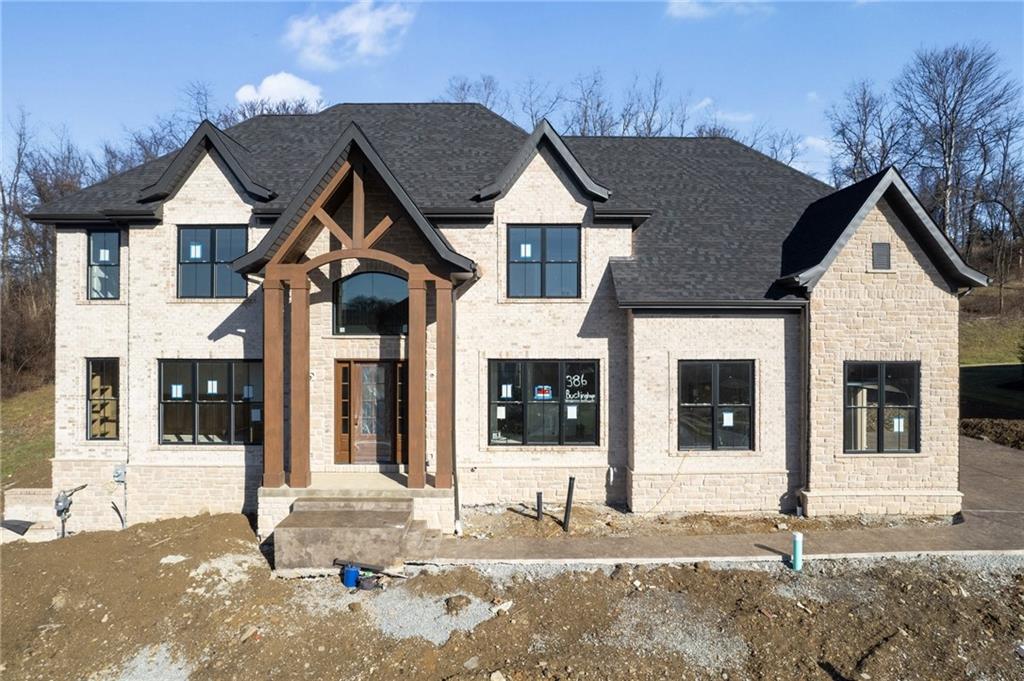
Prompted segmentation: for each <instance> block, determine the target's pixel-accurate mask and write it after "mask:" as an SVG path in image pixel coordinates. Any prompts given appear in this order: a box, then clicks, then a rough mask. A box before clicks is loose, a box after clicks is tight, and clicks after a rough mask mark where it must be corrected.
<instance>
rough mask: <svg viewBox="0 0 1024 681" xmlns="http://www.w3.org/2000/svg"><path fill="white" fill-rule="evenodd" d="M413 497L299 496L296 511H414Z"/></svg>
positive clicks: (294, 509)
mask: <svg viewBox="0 0 1024 681" xmlns="http://www.w3.org/2000/svg"><path fill="white" fill-rule="evenodd" d="M412 504H413V502H412V499H411V498H407V497H406V498H402V497H394V498H389V497H299V498H298V499H296V500H295V503H294V504H292V512H295V511H396V512H409V513H411V512H412Z"/></svg>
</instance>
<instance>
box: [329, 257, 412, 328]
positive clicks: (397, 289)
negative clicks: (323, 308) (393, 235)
mask: <svg viewBox="0 0 1024 681" xmlns="http://www.w3.org/2000/svg"><path fill="white" fill-rule="evenodd" d="M408 325H409V284H408V282H406V280H405V279H402V278H401V277H396V276H395V275H393V274H385V273H383V272H360V273H358V274H353V275H350V276H348V277H345V278H344V279H339V280H338V281H336V282H334V333H336V334H369V335H380V336H397V335H398V334H403V333H407V332H408Z"/></svg>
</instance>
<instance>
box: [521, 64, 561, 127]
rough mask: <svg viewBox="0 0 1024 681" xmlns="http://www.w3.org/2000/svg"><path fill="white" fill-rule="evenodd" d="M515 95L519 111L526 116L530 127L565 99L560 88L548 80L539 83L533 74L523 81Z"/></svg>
mask: <svg viewBox="0 0 1024 681" xmlns="http://www.w3.org/2000/svg"><path fill="white" fill-rule="evenodd" d="M517 95H518V104H519V111H520V112H521V113H522V114H523V116H525V117H526V124H527V125H528V126H529V127H530V128H534V127H536V126H537V124H538V123H540V122H541V121H542V120H543V119H545V118H549V117H550V116H551V115H552V114H554V112H555V111H556V110H557V109H558V107H559V106H561V104H562V102H563V101H564V99H565V97H564V96H563V95H562V91H561V90H560V89H558V88H556V87H554V86H552V85H551V83H549V82H543V83H541V82H540V81H538V80H537V79H535V78H534V77H533V76H530V77H529V78H527V79H526V80H525V81H523V83H522V84H521V85H520V86H519V89H518V93H517Z"/></svg>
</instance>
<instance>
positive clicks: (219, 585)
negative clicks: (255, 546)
mask: <svg viewBox="0 0 1024 681" xmlns="http://www.w3.org/2000/svg"><path fill="white" fill-rule="evenodd" d="M263 566H265V563H264V562H263V558H262V557H261V556H260V555H259V554H255V555H254V554H252V553H228V554H225V555H223V556H217V557H216V558H212V559H210V560H207V561H204V562H203V563H200V565H199V567H197V568H195V569H194V570H192V572H190V573H189V575H188V576H189V577H191V578H192V579H193V580H194V582H195V585H194V586H190V587H189V588H188V589H186V591H187V592H188V593H191V594H197V595H200V596H227V595H228V594H229V593H230V592H231V588H232V587H233V586H234V585H236V584H241V583H243V582H247V581H249V570H251V569H253V568H256V567H263Z"/></svg>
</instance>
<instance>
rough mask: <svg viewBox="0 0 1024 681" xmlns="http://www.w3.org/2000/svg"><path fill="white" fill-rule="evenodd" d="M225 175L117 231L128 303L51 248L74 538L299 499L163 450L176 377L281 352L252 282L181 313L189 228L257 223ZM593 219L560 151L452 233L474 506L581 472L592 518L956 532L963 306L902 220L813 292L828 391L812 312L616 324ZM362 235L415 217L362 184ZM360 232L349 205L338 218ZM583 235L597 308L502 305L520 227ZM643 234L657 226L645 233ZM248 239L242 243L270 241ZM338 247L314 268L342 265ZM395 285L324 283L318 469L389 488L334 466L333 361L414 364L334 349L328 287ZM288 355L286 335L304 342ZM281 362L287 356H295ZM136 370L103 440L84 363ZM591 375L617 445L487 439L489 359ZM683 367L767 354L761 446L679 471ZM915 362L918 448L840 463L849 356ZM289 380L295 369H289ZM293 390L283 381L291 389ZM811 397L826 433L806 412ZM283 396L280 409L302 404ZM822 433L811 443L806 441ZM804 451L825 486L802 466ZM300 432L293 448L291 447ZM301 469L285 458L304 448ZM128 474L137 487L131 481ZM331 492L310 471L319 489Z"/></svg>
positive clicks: (315, 320)
mask: <svg viewBox="0 0 1024 681" xmlns="http://www.w3.org/2000/svg"><path fill="white" fill-rule="evenodd" d="M229 178H230V173H226V172H225V169H224V168H223V167H221V166H220V165H219V163H218V162H217V161H216V160H215V159H214V158H212V157H210V156H205V157H203V158H202V159H201V161H200V162H199V163H198V165H197V166H196V168H195V169H194V170H193V171H192V172H191V174H190V175H189V177H188V178H187V180H186V181H185V182H184V184H183V186H182V187H181V188H180V189H179V190H178V191H177V192H176V193H175V194H174V195H173V196H171V197H170V198H169V199H167V200H166V201H165V202H164V204H163V206H162V217H161V222H160V223H159V224H157V225H155V226H151V225H146V226H141V225H140V226H134V227H132V228H131V230H130V235H129V230H125V231H124V232H123V233H122V251H121V298H120V299H119V300H116V301H90V300H87V299H86V272H87V233H86V231H85V230H70V229H62V230H60V231H59V232H58V238H57V249H58V255H59V258H60V262H61V266H60V267H59V269H58V273H57V329H56V334H57V335H56V338H57V340H56V342H57V367H56V369H57V371H56V375H57V379H56V426H55V430H56V453H55V460H54V465H53V478H54V487H55V489H59V488H67V487H73V486H76V485H79V484H83V483H87V484H88V485H89V486H88V488H87V489H86V490H84V491H82V492H81V493H79V494H78V495H76V496H75V501H74V506H73V512H72V513H73V515H72V520H71V526H70V528H71V529H72V530H83V529H112V528H116V527H119V526H120V520H119V519H118V515H117V513H116V512H115V511H114V510H113V509H112V507H111V502H113V503H114V504H116V506H117V508H118V510H119V511H120V512H121V513H122V514H125V515H126V517H127V519H128V522H129V523H135V522H142V521H148V520H153V519H157V518H164V517H171V516H177V515H188V514H195V513H204V512H239V511H246V512H257V511H258V524H259V527H260V528H261V529H260V531H261V533H262V534H264V535H265V534H268V533H269V530H270V529H272V528H273V527H274V526H275V525H276V524H277V523H278V522H279V521H280V520H281V519H282V518H283V517H284V516H285V515H286V514H287V513H288V510H289V508H290V505H291V502H292V501H293V499H294V498H293V497H289V496H288V495H281V494H276V493H267V491H266V490H260V489H259V484H260V478H261V474H262V448H261V447H243V446H215V447H214V446H206V447H203V446H168V445H161V444H160V443H159V435H158V427H159V426H158V424H159V403H158V399H157V395H158V361H159V360H161V359H172V358H182V359H212V358H220V359H243V358H252V359H258V358H261V357H262V355H263V341H262V326H263V325H262V294H261V293H260V289H259V280H258V278H252V280H251V281H250V284H249V296H248V298H247V299H246V300H245V301H239V300H211V299H204V300H182V299H179V298H177V295H176V283H177V274H176V267H177V260H176V257H177V236H178V227H179V226H181V225H215V224H231V225H242V224H249V222H250V218H251V206H250V205H249V204H248V203H246V201H244V200H242V198H240V197H241V196H242V195H243V194H240V192H239V188H238V187H237V186H235V183H234V182H233V180H231V179H229ZM592 210H593V209H592V206H591V204H590V202H589V201H587V200H586V199H585V198H584V196H583V195H582V194H581V193H580V192H579V191H578V190H577V188H576V187H575V185H574V183H573V181H572V180H570V179H569V177H568V176H567V175H566V174H565V173H564V172H563V169H562V168H561V166H560V165H559V163H558V162H557V161H556V160H554V159H553V158H552V157H551V155H550V154H548V153H547V151H541V152H539V153H537V154H536V155H535V156H534V157H533V158H532V160H530V162H529V163H528V164H527V165H526V167H525V168H524V170H523V171H522V173H521V175H520V176H519V177H518V179H517V180H516V181H515V183H514V185H513V186H512V187H511V188H510V190H509V191H508V192H506V193H505V194H504V195H502V196H501V197H500V198H499V199H498V200H497V201H496V202H495V206H494V218H493V221H491V222H489V223H487V224H484V225H479V224H475V225H464V226H447V227H442V231H443V234H444V236H445V237H446V238H447V239H448V241H449V242H450V243H451V244H452V246H453V248H454V250H455V251H456V252H458V253H460V254H462V255H465V256H466V257H468V258H470V259H472V260H473V261H474V262H475V263H477V267H478V275H479V277H478V279H476V280H475V281H472V282H468V283H466V284H463V285H462V286H460V288H459V289H458V291H457V303H456V329H455V344H456V358H455V381H454V384H455V393H456V394H455V424H456V427H455V431H456V432H455V459H456V470H457V478H458V484H459V498H460V500H461V503H463V504H468V505H472V504H483V503H504V502H520V501H521V502H531V501H532V500H533V498H534V495H535V493H536V492H537V491H543V492H544V494H545V497H546V498H547V499H550V500H553V501H557V500H562V499H564V495H565V490H566V485H567V482H568V478H569V476H571V475H572V476H575V477H576V479H577V487H576V492H575V495H576V496H575V498H576V499H577V500H579V501H597V502H614V503H619V502H626V503H628V504H629V505H630V506H631V507H632V509H633V510H634V511H637V512H642V513H659V512H667V511H686V512H729V513H739V512H771V511H777V510H779V509H790V508H792V507H793V506H794V505H795V503H796V501H797V493H798V490H799V489H800V488H801V487H802V486H804V485H805V484H809V489H807V490H805V491H804V492H803V503H804V504H805V505H806V507H807V510H808V512H810V513H812V514H829V513H860V512H881V513H943V514H945V513H952V512H955V511H956V510H958V509H959V503H960V496H959V493H958V492H957V490H956V487H957V465H958V461H957V456H958V452H957V434H956V420H957V408H958V407H957V390H958V386H957V378H958V375H957V302H956V296H955V291H953V290H951V288H950V286H949V285H948V284H947V283H946V282H945V281H943V279H942V277H941V276H940V275H939V274H938V273H937V271H936V269H935V268H934V266H933V265H932V264H931V262H930V261H929V260H928V259H927V258H926V257H925V255H924V253H923V251H922V250H921V248H920V247H919V246H918V245H917V243H916V242H914V241H913V239H911V238H910V236H909V233H908V232H907V230H906V228H904V227H903V226H902V225H901V224H899V221H898V220H897V219H896V217H895V216H894V215H893V213H892V212H891V211H890V210H889V209H888V207H887V206H885V205H884V204H883V205H882V206H880V208H879V209H877V210H874V211H872V212H871V213H870V215H869V216H868V217H867V219H866V220H865V221H864V223H863V224H862V225H861V227H860V229H859V230H858V231H857V233H856V235H855V236H854V237H853V238H852V239H851V240H850V241H849V243H848V244H847V245H846V247H845V248H844V249H843V250H842V252H841V253H840V254H839V256H838V258H837V259H836V260H835V262H834V263H833V264H832V266H831V268H830V269H829V270H828V272H827V273H826V274H825V275H824V276H823V277H822V279H821V281H820V282H819V283H818V285H817V287H816V288H815V289H814V291H813V293H812V295H811V298H810V302H809V313H808V314H809V320H810V343H809V344H810V353H811V355H810V371H809V374H810V378H809V386H808V385H807V380H808V379H807V377H805V376H804V373H805V371H806V365H805V361H804V349H803V348H804V345H805V340H806V339H805V338H804V337H803V333H804V331H803V324H804V317H803V316H802V314H801V312H800V311H799V310H781V309H780V310H770V311H746V312H742V313H741V312H724V311H723V312H720V313H709V312H704V313H699V314H698V313H692V314H688V313H682V312H677V313H667V312H661V313H657V314H655V313H645V312H637V313H635V314H632V315H631V314H630V313H627V312H626V311H625V310H622V309H620V308H619V307H618V304H617V301H616V297H615V292H614V286H613V283H612V280H611V276H610V272H609V269H608V263H609V259H610V258H612V257H618V256H628V255H630V254H631V250H632V240H633V230H632V228H631V227H630V226H628V225H609V224H595V222H594V220H593V214H592ZM367 212H368V217H367V225H368V227H372V226H373V225H374V224H375V223H376V220H377V219H379V217H381V216H383V215H384V214H389V215H394V216H399V215H400V213H398V212H397V211H396V209H395V204H394V201H393V199H392V198H391V197H390V196H388V195H387V194H386V192H385V191H384V190H383V188H382V187H381V186H379V184H378V185H375V184H374V183H373V182H372V181H368V182H367ZM335 214H336V217H337V220H338V222H339V224H341V225H342V227H343V228H344V229H348V223H347V222H346V220H347V218H346V215H349V216H350V215H351V207H350V205H349V204H348V203H347V202H346V203H344V204H343V205H341V206H340V207H338V208H337V209H336V211H335ZM517 224H579V225H582V230H581V232H582V236H581V276H580V279H581V297H580V298H579V299H572V300H550V299H549V300H522V299H520V300H515V299H509V298H508V297H507V296H506V285H507V282H506V279H505V277H506V265H505V263H506V258H507V254H506V247H507V238H508V227H509V226H510V225H517ZM641 229H642V227H641ZM263 234H264V232H263V230H260V229H255V228H251V229H250V230H249V241H248V245H249V247H250V248H252V247H254V246H255V245H256V244H257V243H258V242H259V240H260V238H261V237H262V236H263ZM872 241H889V242H891V243H892V260H893V271H892V272H887V273H875V272H870V271H869V264H870V249H871V242H872ZM336 247H337V245H336V244H332V243H331V238H330V237H329V236H328V234H327V232H323V233H321V234H320V235H319V236H318V237H317V238H316V239H315V240H314V241H313V243H312V244H311V245H310V246H309V248H308V251H307V253H308V255H309V256H310V257H313V256H314V255H316V254H318V253H323V252H326V251H328V250H331V249H333V248H336ZM376 247H377V248H380V249H381V250H388V251H390V252H394V253H397V254H399V255H401V256H402V257H404V258H406V259H407V260H410V261H411V262H419V263H422V262H428V261H429V259H430V258H432V257H433V255H432V253H431V251H430V247H429V244H427V242H426V240H425V239H424V238H423V237H422V235H420V234H419V233H417V232H416V231H415V229H414V227H413V226H412V225H411V223H409V222H408V221H407V220H406V219H405V218H401V217H400V218H399V219H398V220H397V222H396V225H395V226H394V227H393V228H392V230H391V232H389V233H388V235H387V236H386V237H385V238H383V239H382V240H381V242H380V243H379V244H378V245H377V246H376ZM357 270H358V271H366V270H382V271H390V270H389V266H386V265H382V264H379V263H375V262H366V261H345V262H343V263H335V264H332V265H329V266H325V267H323V268H321V269H320V270H317V271H315V272H314V273H313V275H312V276H311V281H312V285H311V290H310V299H311V305H310V366H309V369H310V453H311V454H310V456H311V462H310V463H311V470H312V471H313V472H314V474H316V473H326V472H335V473H336V472H344V471H360V472H362V471H366V470H376V469H377V467H376V466H344V465H337V464H335V462H334V428H335V412H334V366H335V363H336V361H337V360H339V359H398V358H403V357H405V353H406V348H405V339H404V338H401V337H393V338H387V337H385V338H381V337H375V336H362V337H360V336H336V335H334V332H333V283H334V281H335V280H337V279H338V278H340V277H343V276H346V275H348V274H350V273H352V272H355V271H357ZM427 322H428V327H427V381H426V383H427V394H428V399H427V403H426V409H427V421H426V423H427V462H428V470H433V467H434V460H435V458H436V456H435V455H436V451H435V444H434V443H435V435H436V433H435V423H436V422H435V405H436V401H435V399H434V391H435V385H436V383H435V382H436V352H435V338H436V325H435V320H434V306H433V293H432V292H431V293H430V294H429V295H428V309H427ZM285 337H286V338H287V337H288V333H287V329H286V334H285ZM287 356H288V355H287V350H286V354H285V357H286V358H287ZM91 357H97V358H98V357H118V358H119V359H120V411H119V414H120V437H119V439H118V440H116V441H111V442H95V441H89V440H88V439H87V425H88V424H87V413H86V394H85V388H86V385H85V384H86V364H85V362H86V358H91ZM492 359H560V360H569V359H580V360H596V361H597V362H598V363H599V383H600V386H599V395H600V410H599V424H600V425H599V444H597V445H595V446H562V447H536V446H528V447H522V446H495V445H490V444H489V443H488V430H489V424H488V411H489V410H488V407H487V404H488V398H489V396H488V361H489V360H492ZM683 359H749V360H753V361H754V366H755V384H754V385H755V407H754V414H755V416H754V421H755V425H754V428H755V445H754V448H753V449H752V450H751V451H739V452H737V451H730V452H710V451H701V452H693V451H689V452H681V451H679V450H678V447H677V441H676V438H677V435H676V433H677V427H678V426H677V424H678V405H677V395H678V393H677V390H678V376H677V365H678V362H679V360H683ZM850 359H856V360H897V359H909V360H915V361H920V362H921V367H922V376H921V381H922V385H921V387H922V406H921V415H922V427H921V433H922V436H921V442H922V446H921V452H920V454H910V455H848V454H844V453H843V451H842V379H843V376H842V367H843V362H844V361H845V360H850ZM286 364H287V360H286ZM287 371H288V369H287V366H286V372H287ZM805 387H807V388H808V391H807V395H809V405H810V414H811V419H810V423H809V425H807V426H805V419H804V417H803V415H802V414H803V410H804V404H803V401H804V399H805ZM287 403H288V400H287V394H286V399H285V404H286V405H287ZM808 427H809V433H808V432H807V430H806V429H807V428H808ZM808 439H809V442H810V452H811V455H810V477H809V481H805V480H803V475H804V471H803V466H804V464H803V461H804V458H805V457H804V456H803V452H804V450H805V443H806V442H807V441H808ZM287 442H288V438H287V423H286V437H285V443H286V449H287ZM286 456H287V452H286ZM118 465H126V466H127V475H126V480H125V483H124V484H120V483H117V482H114V480H113V474H114V470H115V467H116V466H118ZM314 478H315V475H314ZM414 515H415V517H417V518H421V519H425V520H428V522H430V523H431V524H432V525H434V526H436V527H439V528H442V529H445V530H450V529H451V527H452V522H453V520H454V515H455V509H454V505H453V500H452V497H451V496H439V497H436V498H435V497H430V496H429V495H428V496H424V497H423V498H422V499H418V500H417V503H416V505H415V506H414Z"/></svg>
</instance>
